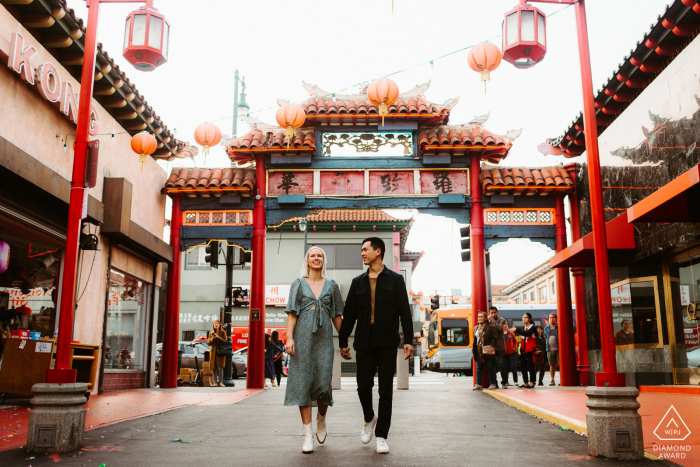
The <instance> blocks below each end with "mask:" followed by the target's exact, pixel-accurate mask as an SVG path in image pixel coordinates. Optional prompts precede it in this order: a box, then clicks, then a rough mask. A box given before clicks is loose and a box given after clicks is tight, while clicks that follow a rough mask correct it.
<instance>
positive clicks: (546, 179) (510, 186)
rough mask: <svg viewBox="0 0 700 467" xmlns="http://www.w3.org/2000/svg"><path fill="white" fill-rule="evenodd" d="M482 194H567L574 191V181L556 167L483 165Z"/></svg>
mask: <svg viewBox="0 0 700 467" xmlns="http://www.w3.org/2000/svg"><path fill="white" fill-rule="evenodd" d="M480 177H481V184H482V190H483V194H484V195H487V196H490V195H506V194H507V195H526V196H531V195H541V196H547V195H551V194H553V193H562V194H569V193H571V192H573V191H574V181H573V180H572V179H571V177H570V176H569V172H568V171H567V170H566V168H564V167H563V166H558V167H542V168H527V167H522V168H518V167H493V166H488V165H484V166H483V167H482V170H481V175H480Z"/></svg>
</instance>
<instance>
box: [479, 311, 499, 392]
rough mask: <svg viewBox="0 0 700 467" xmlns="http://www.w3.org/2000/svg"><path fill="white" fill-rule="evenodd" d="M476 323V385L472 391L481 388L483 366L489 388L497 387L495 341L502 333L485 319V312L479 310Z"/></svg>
mask: <svg viewBox="0 0 700 467" xmlns="http://www.w3.org/2000/svg"><path fill="white" fill-rule="evenodd" d="M477 320H478V324H477V325H476V326H475V327H474V357H475V358H476V385H475V386H474V389H473V390H474V391H478V390H481V389H483V387H482V386H481V378H482V377H483V375H484V366H486V369H487V370H488V372H489V378H490V379H491V386H489V389H498V384H496V381H497V379H496V343H497V342H498V335H499V334H502V333H501V332H499V331H498V328H497V327H496V326H495V325H494V324H492V322H491V321H489V320H488V319H486V312H485V311H481V312H479V315H478V316H477Z"/></svg>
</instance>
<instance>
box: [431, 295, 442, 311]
mask: <svg viewBox="0 0 700 467" xmlns="http://www.w3.org/2000/svg"><path fill="white" fill-rule="evenodd" d="M438 308H440V296H439V295H435V296H434V297H433V298H431V299H430V309H431V310H433V311H435V310H437V309H438Z"/></svg>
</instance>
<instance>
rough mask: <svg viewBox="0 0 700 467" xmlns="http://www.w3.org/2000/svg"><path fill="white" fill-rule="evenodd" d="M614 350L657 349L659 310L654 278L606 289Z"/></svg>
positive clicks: (639, 279)
mask: <svg viewBox="0 0 700 467" xmlns="http://www.w3.org/2000/svg"><path fill="white" fill-rule="evenodd" d="M610 292H611V296H612V305H613V310H612V312H613V330H614V333H615V334H614V339H615V346H616V347H625V346H634V347H639V348H644V347H647V348H649V347H661V346H662V342H663V339H662V337H661V310H660V307H659V289H658V284H657V279H656V277H639V278H635V279H626V280H624V281H622V282H618V283H616V284H613V285H612V286H611V287H610Z"/></svg>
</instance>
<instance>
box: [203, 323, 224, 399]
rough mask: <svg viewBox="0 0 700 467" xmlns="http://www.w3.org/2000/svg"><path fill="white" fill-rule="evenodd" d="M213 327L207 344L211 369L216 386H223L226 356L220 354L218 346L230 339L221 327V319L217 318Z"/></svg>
mask: <svg viewBox="0 0 700 467" xmlns="http://www.w3.org/2000/svg"><path fill="white" fill-rule="evenodd" d="M211 327H212V329H213V331H214V332H210V333H209V338H208V339H207V344H209V369H210V370H211V373H212V376H213V377H214V386H220V387H223V385H224V367H225V366H226V356H225V355H219V352H218V347H219V345H220V344H225V343H226V342H227V341H228V339H227V338H226V332H224V330H223V329H222V328H221V321H219V320H218V319H215V320H214V322H213V323H212V324H211Z"/></svg>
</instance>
